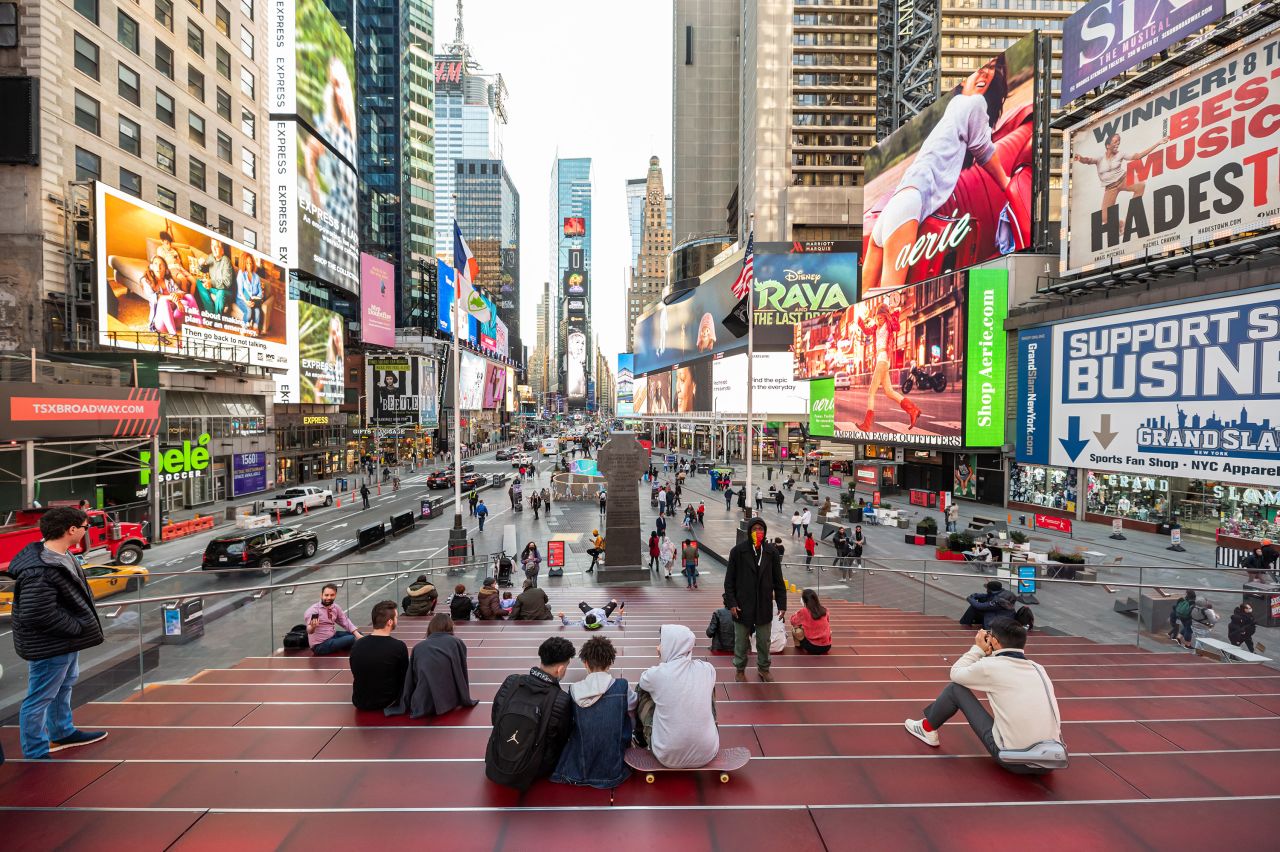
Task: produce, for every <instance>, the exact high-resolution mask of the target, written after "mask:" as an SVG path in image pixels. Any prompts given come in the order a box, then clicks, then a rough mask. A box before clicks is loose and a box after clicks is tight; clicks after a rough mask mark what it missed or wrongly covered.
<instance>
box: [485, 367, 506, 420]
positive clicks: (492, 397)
mask: <svg viewBox="0 0 1280 852" xmlns="http://www.w3.org/2000/svg"><path fill="white" fill-rule="evenodd" d="M506 400H507V368H506V367H503V366H500V365H498V364H491V363H485V365H484V407H485V408H486V409H488V410H490V411H497V410H498V409H499V408H501V407H503V406H505V405H506Z"/></svg>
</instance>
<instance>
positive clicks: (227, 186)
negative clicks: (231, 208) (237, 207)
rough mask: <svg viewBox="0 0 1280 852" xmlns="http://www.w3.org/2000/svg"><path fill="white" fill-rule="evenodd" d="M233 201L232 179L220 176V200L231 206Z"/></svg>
mask: <svg viewBox="0 0 1280 852" xmlns="http://www.w3.org/2000/svg"><path fill="white" fill-rule="evenodd" d="M231 199H232V189H231V178H229V177H227V176H226V175H224V174H219V175H218V200H219V201H221V202H222V203H223V204H230V203H231Z"/></svg>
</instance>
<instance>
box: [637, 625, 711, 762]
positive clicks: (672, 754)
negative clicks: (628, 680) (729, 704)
mask: <svg viewBox="0 0 1280 852" xmlns="http://www.w3.org/2000/svg"><path fill="white" fill-rule="evenodd" d="M659 636H660V639H659V645H658V659H659V660H660V662H659V663H658V665H656V666H653V667H652V668H649V669H646V670H645V672H644V674H642V675H640V683H639V686H638V688H637V689H636V695H637V697H638V699H639V700H638V704H637V708H636V718H637V721H638V722H639V723H640V725H641V726H642V730H643V731H644V739H645V740H646V741H647V742H648V744H649V748H650V749H652V751H653V756H654V757H656V758H658V762H659V763H661V764H662V765H663V766H666V767H669V768H671V769H691V768H694V767H698V766H705V765H706V764H708V763H710V762H711V759H712V758H714V757H715V756H716V754H717V753H719V751H720V731H719V730H718V729H717V728H716V707H715V686H716V670H715V667H714V666H712V665H711V664H710V663H708V662H707V661H706V660H695V659H694V658H693V644H694V638H693V631H692V630H690V629H689V628H688V627H685V626H684V625H683V624H664V625H662V630H661V632H660V634H659Z"/></svg>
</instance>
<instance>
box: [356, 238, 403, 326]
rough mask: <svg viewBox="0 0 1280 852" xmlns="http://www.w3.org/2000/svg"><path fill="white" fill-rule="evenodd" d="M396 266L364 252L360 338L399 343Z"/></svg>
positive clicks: (361, 260) (362, 254) (361, 271)
mask: <svg viewBox="0 0 1280 852" xmlns="http://www.w3.org/2000/svg"><path fill="white" fill-rule="evenodd" d="M395 284H396V268H395V267H394V266H393V265H391V264H390V263H387V262H386V261H385V260H382V259H381V258H378V257H374V256H373V255H371V254H365V253H364V252H361V253H360V316H361V320H360V339H361V340H362V341H364V342H365V343H372V344H374V345H375V346H388V347H390V346H395V345H396V316H395V310H396V305H395Z"/></svg>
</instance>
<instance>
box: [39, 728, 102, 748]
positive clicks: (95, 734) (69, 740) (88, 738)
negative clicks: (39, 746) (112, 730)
mask: <svg viewBox="0 0 1280 852" xmlns="http://www.w3.org/2000/svg"><path fill="white" fill-rule="evenodd" d="M106 737H107V732H106V731H76V732H75V733H73V734H72V735H71V736H69V737H63V738H62V739H60V740H53V741H52V742H50V743H49V751H51V752H54V751H62V750H63V749H64V748H75V747H76V746H82V745H89V744H90V743H96V742H97V741H98V740H102V739H106Z"/></svg>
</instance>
